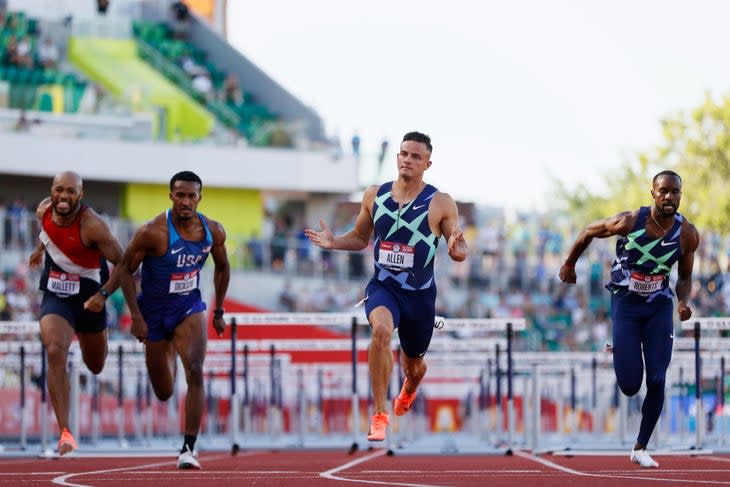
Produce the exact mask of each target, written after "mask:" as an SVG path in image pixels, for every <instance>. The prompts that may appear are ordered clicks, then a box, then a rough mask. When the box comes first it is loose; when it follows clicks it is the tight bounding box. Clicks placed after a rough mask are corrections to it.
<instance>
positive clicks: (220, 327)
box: [213, 317, 226, 337]
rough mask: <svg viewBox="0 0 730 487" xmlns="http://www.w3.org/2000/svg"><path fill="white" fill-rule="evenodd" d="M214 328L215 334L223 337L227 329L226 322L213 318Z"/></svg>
mask: <svg viewBox="0 0 730 487" xmlns="http://www.w3.org/2000/svg"><path fill="white" fill-rule="evenodd" d="M213 328H215V332H216V333H217V334H218V336H219V337H220V336H223V331H224V330H225V329H226V322H225V321H223V318H222V317H221V318H213Z"/></svg>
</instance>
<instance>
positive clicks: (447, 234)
mask: <svg viewBox="0 0 730 487" xmlns="http://www.w3.org/2000/svg"><path fill="white" fill-rule="evenodd" d="M428 214H429V223H431V222H432V221H433V220H431V215H433V216H434V217H435V219H436V220H437V222H438V223H437V228H438V231H436V232H434V233H436V234H437V235H439V234H440V235H443V236H444V238H445V239H446V242H447V244H448V251H449V257H451V258H452V259H453V260H455V261H456V262H462V261H463V260H464V259H466V256H467V254H468V252H469V249H468V246H467V244H466V240H464V232H463V230H462V229H461V226H460V225H459V210H458V208H457V206H456V202H455V201H454V199H453V198H452V197H451V196H450V195H449V194H448V193H442V192H440V191H439V192H438V193H436V195H434V198H433V201H432V202H431V206H429V208H428ZM431 230H432V231H433V225H432V228H431Z"/></svg>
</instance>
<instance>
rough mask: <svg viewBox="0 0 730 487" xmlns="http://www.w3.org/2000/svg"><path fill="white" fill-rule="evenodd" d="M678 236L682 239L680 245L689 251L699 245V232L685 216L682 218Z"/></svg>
mask: <svg viewBox="0 0 730 487" xmlns="http://www.w3.org/2000/svg"><path fill="white" fill-rule="evenodd" d="M680 238H681V239H682V247H684V248H685V249H687V250H689V251H694V250H696V249H697V247H699V245H700V232H699V230H697V227H695V225H694V223H692V222H690V221H689V220H688V219H687V218H686V217H685V218H683V219H682V229H681V232H680Z"/></svg>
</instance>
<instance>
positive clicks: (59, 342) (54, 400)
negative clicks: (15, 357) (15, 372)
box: [40, 314, 74, 431]
mask: <svg viewBox="0 0 730 487" xmlns="http://www.w3.org/2000/svg"><path fill="white" fill-rule="evenodd" d="M40 326H41V340H42V341H43V345H44V346H45V347H46V353H47V354H48V377H47V383H48V395H49V396H50V398H51V404H52V405H53V411H54V412H55V414H56V421H57V422H58V427H59V429H60V430H61V431H63V429H64V428H68V410H69V404H68V403H69V381H68V373H67V372H66V364H67V362H68V350H69V348H70V347H71V341H72V340H73V336H74V330H73V328H72V327H71V325H70V324H69V323H68V321H66V320H65V319H64V318H62V317H61V316H59V315H56V314H47V315H45V316H43V317H42V318H41V320H40Z"/></svg>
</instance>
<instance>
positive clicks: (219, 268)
mask: <svg viewBox="0 0 730 487" xmlns="http://www.w3.org/2000/svg"><path fill="white" fill-rule="evenodd" d="M208 228H209V229H210V233H211V234H212V236H213V245H212V247H211V249H210V255H211V257H213V264H214V265H215V268H214V270H213V286H214V287H215V307H216V308H222V307H223V300H224V299H225V297H226V293H227V292H228V282H229V281H230V280H231V266H230V264H229V263H228V252H227V251H226V231H225V229H224V228H223V225H221V224H220V223H218V222H216V221H213V220H208ZM213 327H214V328H215V331H216V332H217V333H218V336H221V335H222V334H223V330H225V329H226V322H225V321H224V320H223V317H220V318H217V317H215V315H214V316H213Z"/></svg>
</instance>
